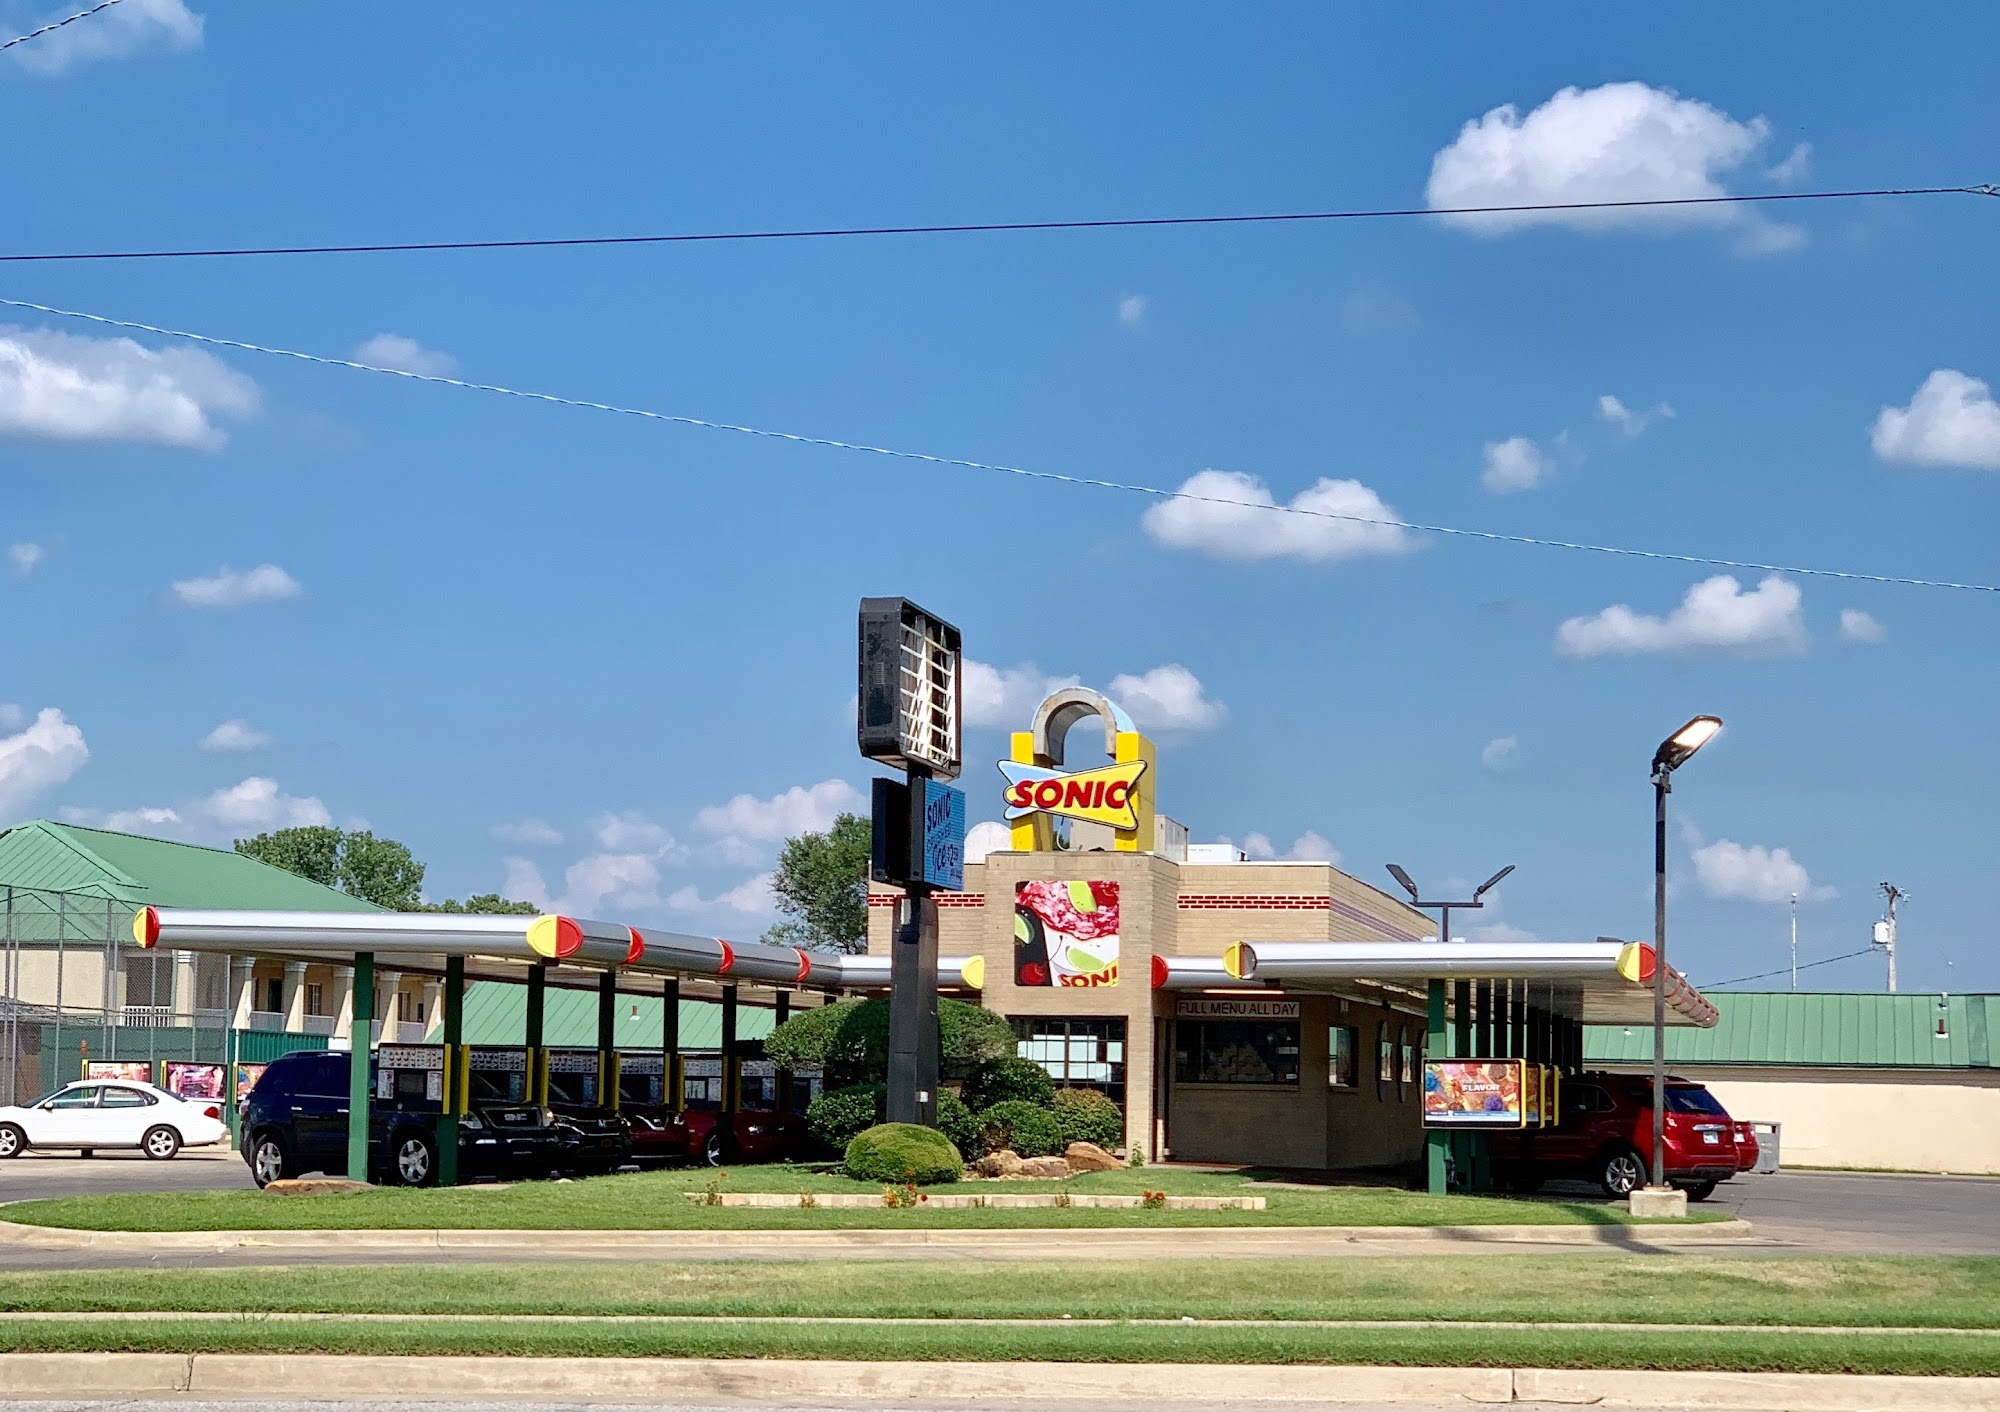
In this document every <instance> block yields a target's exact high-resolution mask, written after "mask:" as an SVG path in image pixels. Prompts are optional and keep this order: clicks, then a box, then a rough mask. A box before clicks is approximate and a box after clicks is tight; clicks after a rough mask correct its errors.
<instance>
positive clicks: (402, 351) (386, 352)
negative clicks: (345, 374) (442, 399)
mask: <svg viewBox="0 0 2000 1412" xmlns="http://www.w3.org/2000/svg"><path fill="white" fill-rule="evenodd" d="M354 361H355V362H357V363H367V364H369V365H370V366H371V367H377V368H395V369H397V370H398V371H400V372H405V373H421V374H423V375H424V376H425V377H450V376H451V375H452V374H453V373H455V372H457V371H458V360H457V359H456V358H454V357H452V356H451V355H450V354H449V353H440V352H438V351H437V349H435V348H426V347H424V346H423V344H421V343H419V342H417V341H416V340H415V339H414V338H405V337H404V336H403V335H402V334H400V333H378V334H376V335H375V336H374V337H373V338H371V339H369V340H368V341H367V342H366V343H364V344H362V345H361V346H360V347H359V348H357V349H355V350H354Z"/></svg>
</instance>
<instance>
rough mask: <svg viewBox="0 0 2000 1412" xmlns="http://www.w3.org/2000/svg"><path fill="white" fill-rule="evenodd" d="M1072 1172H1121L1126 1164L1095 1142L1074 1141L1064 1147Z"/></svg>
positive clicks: (1064, 1158)
mask: <svg viewBox="0 0 2000 1412" xmlns="http://www.w3.org/2000/svg"><path fill="white" fill-rule="evenodd" d="M1063 1161H1065V1162H1067V1163H1069V1169H1070V1170H1071V1171H1072V1172H1120V1171H1123V1170H1124V1169H1125V1164H1124V1163H1123V1162H1120V1161H1119V1160H1118V1159H1117V1158H1116V1157H1113V1156H1112V1155H1111V1154H1110V1153H1109V1152H1106V1151H1105V1150H1104V1149H1103V1148H1101V1147H1099V1146H1098V1145H1097V1144H1096V1143H1094V1142H1073V1143H1071V1144H1070V1145H1069V1146H1068V1147H1065V1148H1064V1149H1063Z"/></svg>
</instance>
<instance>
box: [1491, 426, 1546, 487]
mask: <svg viewBox="0 0 2000 1412" xmlns="http://www.w3.org/2000/svg"><path fill="white" fill-rule="evenodd" d="M1483 460H1484V462H1485V469H1484V470H1482V471H1480V473H1479V483H1480V484H1481V485H1483V486H1485V487H1486V488H1487V489H1488V490H1490V491H1492V492H1493V493H1494V494H1495V495H1511V494H1513V493H1514V492H1515V491H1517V490H1533V489H1534V488H1535V487H1536V486H1538V485H1540V484H1541V483H1542V480H1543V478H1544V477H1546V476H1548V475H1550V474H1551V473H1552V472H1554V470H1555V468H1556V467H1555V462H1554V461H1551V460H1550V459H1549V458H1548V457H1547V456H1546V455H1544V454H1543V453H1542V450H1541V448H1540V447H1538V446H1536V445H1535V443H1534V442H1532V441H1530V440H1528V438H1527V437H1525V436H1510V437H1508V438H1507V439H1506V440H1505V441H1489V442H1487V443H1486V449H1485V452H1484V455H1483Z"/></svg>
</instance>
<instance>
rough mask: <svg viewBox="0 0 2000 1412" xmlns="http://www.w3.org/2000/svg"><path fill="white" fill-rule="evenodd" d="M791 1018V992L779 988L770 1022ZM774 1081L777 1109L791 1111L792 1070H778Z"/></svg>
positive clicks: (784, 1111) (778, 1022) (777, 1022)
mask: <svg viewBox="0 0 2000 1412" xmlns="http://www.w3.org/2000/svg"><path fill="white" fill-rule="evenodd" d="M791 1018H792V993H791V992H790V991H789V990H781V991H779V992H778V1007H777V1009H776V1010H775V1011H774V1012H773V1013H772V1016H771V1023H772V1024H773V1025H774V1026H776V1025H782V1024H784V1023H785V1021H787V1020H789V1019H791ZM774 1082H775V1083H776V1085H777V1089H778V1092H777V1095H776V1097H777V1104H778V1111H779V1112H780V1113H789V1112H791V1111H792V1071H791V1070H790V1069H780V1070H778V1077H777V1078H776V1080H774Z"/></svg>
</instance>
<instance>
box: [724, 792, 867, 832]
mask: <svg viewBox="0 0 2000 1412" xmlns="http://www.w3.org/2000/svg"><path fill="white" fill-rule="evenodd" d="M866 803H867V800H865V799H863V798H862V796H861V794H860V793H859V792H858V791H857V790H856V789H855V788H854V786H853V785H851V784H849V783H848V782H847V781H846V780H821V781H820V782H819V783H818V784H816V785H812V786H810V787H807V786H804V785H793V786H792V787H791V788H790V789H788V790H786V791H785V792H784V793H782V794H774V795H772V796H771V797H770V798H769V799H759V798H757V797H756V796H755V795H753V794H739V795H737V796H736V797H735V798H734V799H731V800H730V801H729V802H728V803H727V804H711V805H710V806H708V807H707V808H706V809H703V810H702V811H701V812H700V813H698V814H696V815H695V816H694V822H695V827H697V828H699V829H701V830H703V831H704V832H706V833H713V834H723V835H727V836H730V837H733V838H739V839H745V840H753V841H757V842H768V843H775V842H777V841H779V840H781V839H786V838H790V837H792V836H793V835H794V834H801V833H809V832H810V833H817V832H822V831H824V830H825V829H826V828H827V827H828V826H829V825H830V824H832V823H833V821H834V818H835V817H836V816H837V815H840V814H843V813H848V812H852V811H854V810H858V809H860V808H862V807H863V806H864V805H865V804H866Z"/></svg>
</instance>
